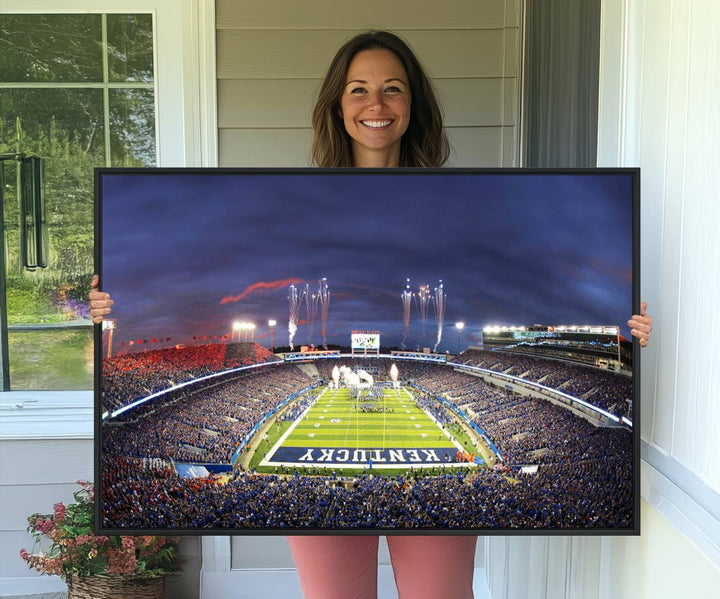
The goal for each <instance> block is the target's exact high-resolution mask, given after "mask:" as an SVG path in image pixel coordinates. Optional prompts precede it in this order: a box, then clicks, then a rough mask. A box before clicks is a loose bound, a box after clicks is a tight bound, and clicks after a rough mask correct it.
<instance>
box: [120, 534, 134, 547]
mask: <svg viewBox="0 0 720 599" xmlns="http://www.w3.org/2000/svg"><path fill="white" fill-rule="evenodd" d="M121 543H122V546H123V548H125V549H135V539H133V538H132V537H122V540H121Z"/></svg>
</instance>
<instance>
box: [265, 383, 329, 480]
mask: <svg viewBox="0 0 720 599" xmlns="http://www.w3.org/2000/svg"><path fill="white" fill-rule="evenodd" d="M326 391H327V387H326V388H325V389H323V390H322V392H321V393H320V395H318V396H317V398H316V399H315V401H313V402H311V403H310V405H309V406H308V407H307V409H305V410H304V411H303V413H302V414H300V416H299V417H298V418H297V419H296V420H295V422H293V423H292V424H291V425H290V427H289V428H288V429H287V430H286V431H285V432H284V433H283V434H282V436H281V437H280V438H279V439H278V440H277V441H276V443H275V445H273V446H272V447H271V448H270V451H268V452H267V455H268V456H272V455H273V454H274V453H275V452H276V451H277V450H278V449H279V448H280V447H282V444H283V443H284V442H285V439H287V438H288V437H289V436H290V433H291V432H292V431H293V430H294V429H295V427H296V426H297V425H298V424H300V423H301V422H302V421H303V418H305V415H306V414H307V413H308V412H309V411H310V410H311V409H312V407H313V406H314V405H315V404H316V403H317V402H319V401H320V400H321V399H322V396H323V395H325V392H326ZM288 407H290V406H288ZM267 459H268V458H267V456H266V457H265V458H263V459H262V460H261V462H260V464H258V465H259V466H267V465H268V461H267Z"/></svg>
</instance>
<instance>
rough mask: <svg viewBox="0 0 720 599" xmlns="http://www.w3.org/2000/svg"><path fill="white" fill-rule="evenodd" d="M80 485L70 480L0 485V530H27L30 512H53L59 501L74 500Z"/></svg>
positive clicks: (66, 502)
mask: <svg viewBox="0 0 720 599" xmlns="http://www.w3.org/2000/svg"><path fill="white" fill-rule="evenodd" d="M79 488H80V487H79V486H78V485H76V484H75V482H74V481H73V482H72V483H68V482H60V483H55V484H51V483H44V484H35V483H32V484H26V485H10V486H8V485H2V486H0V505H2V506H3V507H2V510H0V530H3V531H7V530H23V531H24V530H25V527H26V526H27V517H28V516H29V515H30V514H35V513H38V514H52V513H53V506H54V505H55V504H56V503H58V502H61V501H62V502H63V503H65V505H67V504H68V503H70V502H72V501H74V499H73V493H74V492H75V491H77V490H78V489H79Z"/></svg>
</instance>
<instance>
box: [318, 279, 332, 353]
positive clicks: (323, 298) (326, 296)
mask: <svg viewBox="0 0 720 599" xmlns="http://www.w3.org/2000/svg"><path fill="white" fill-rule="evenodd" d="M318 300H319V301H320V319H321V320H322V338H323V347H324V348H325V349H327V317H328V308H329V307H330V290H329V289H328V284H327V279H326V278H324V277H323V280H322V281H320V289H319V290H318Z"/></svg>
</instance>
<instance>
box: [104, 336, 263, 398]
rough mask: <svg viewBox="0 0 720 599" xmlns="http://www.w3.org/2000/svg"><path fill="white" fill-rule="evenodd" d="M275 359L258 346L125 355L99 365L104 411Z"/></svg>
mask: <svg viewBox="0 0 720 599" xmlns="http://www.w3.org/2000/svg"><path fill="white" fill-rule="evenodd" d="M276 359H277V358H276V357H275V356H274V355H273V354H271V353H270V352H269V351H268V350H267V349H265V348H264V347H262V346H260V345H258V344H257V343H230V344H222V343H213V344H204V345H193V346H187V347H171V348H167V349H159V350H154V351H149V352H135V353H126V354H119V355H116V356H113V357H111V358H105V359H103V362H102V391H101V403H102V408H103V411H111V410H117V409H118V408H121V407H123V406H126V405H129V404H131V403H132V402H133V401H135V400H137V399H140V398H142V397H147V396H148V395H150V394H152V393H156V392H157V391H161V390H163V389H168V388H169V387H173V386H175V385H177V384H179V383H184V382H186V381H191V380H193V379H196V378H198V377H202V376H206V375H208V374H213V373H215V372H222V371H224V370H229V369H231V368H239V367H240V366H248V365H251V364H260V363H263V362H269V361H272V360H276Z"/></svg>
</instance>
